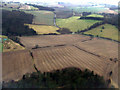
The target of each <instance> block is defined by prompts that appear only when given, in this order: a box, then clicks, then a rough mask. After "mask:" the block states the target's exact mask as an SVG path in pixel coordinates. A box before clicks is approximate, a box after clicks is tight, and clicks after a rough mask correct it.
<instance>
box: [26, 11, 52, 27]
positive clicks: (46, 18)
mask: <svg viewBox="0 0 120 90" xmlns="http://www.w3.org/2000/svg"><path fill="white" fill-rule="evenodd" d="M25 12H26V13H29V14H33V15H34V16H35V17H34V20H33V24H45V25H54V13H53V12H51V11H42V10H41V11H25Z"/></svg>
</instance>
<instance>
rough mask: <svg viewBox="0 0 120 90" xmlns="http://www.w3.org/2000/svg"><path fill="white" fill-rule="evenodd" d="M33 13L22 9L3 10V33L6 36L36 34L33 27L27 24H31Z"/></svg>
mask: <svg viewBox="0 0 120 90" xmlns="http://www.w3.org/2000/svg"><path fill="white" fill-rule="evenodd" d="M32 20H33V15H31V14H26V13H25V12H21V11H16V10H13V11H7V10H2V31H3V32H2V34H3V35H6V36H23V35H36V32H35V31H34V30H33V29H30V28H29V27H28V26H25V25H24V24H25V23H28V24H31V23H32Z"/></svg>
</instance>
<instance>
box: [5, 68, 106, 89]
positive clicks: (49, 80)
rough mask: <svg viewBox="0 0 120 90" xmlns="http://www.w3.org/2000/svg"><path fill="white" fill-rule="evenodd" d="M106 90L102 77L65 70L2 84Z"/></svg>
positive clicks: (8, 85)
mask: <svg viewBox="0 0 120 90" xmlns="http://www.w3.org/2000/svg"><path fill="white" fill-rule="evenodd" d="M6 87H7V88H9V87H15V88H44V89H45V88H54V89H55V88H62V89H63V88H71V89H77V88H107V87H108V86H107V84H106V83H105V81H104V79H103V77H101V76H98V75H97V74H94V72H93V71H92V72H91V71H89V70H87V69H86V70H84V71H81V70H80V69H78V68H72V67H71V68H65V69H62V70H56V71H53V72H44V73H41V72H34V73H32V74H26V75H24V76H23V79H22V80H19V81H17V82H15V81H12V82H9V83H3V88H6Z"/></svg>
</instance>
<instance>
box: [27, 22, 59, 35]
mask: <svg viewBox="0 0 120 90" xmlns="http://www.w3.org/2000/svg"><path fill="white" fill-rule="evenodd" d="M26 25H28V26H29V27H30V28H32V29H34V30H35V31H36V32H37V34H48V33H57V34H59V33H58V32H57V31H56V30H58V28H57V27H55V26H47V25H32V24H26Z"/></svg>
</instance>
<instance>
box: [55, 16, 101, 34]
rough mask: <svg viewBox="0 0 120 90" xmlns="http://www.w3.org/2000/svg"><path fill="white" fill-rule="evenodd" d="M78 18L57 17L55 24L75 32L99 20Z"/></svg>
mask: <svg viewBox="0 0 120 90" xmlns="http://www.w3.org/2000/svg"><path fill="white" fill-rule="evenodd" d="M79 18H80V17H79V16H73V17H70V18H67V19H57V20H56V24H57V26H59V27H61V28H68V29H70V30H71V31H72V32H76V31H78V30H79V31H81V30H84V29H87V28H88V27H90V26H91V25H93V24H95V23H97V22H101V21H98V20H83V19H79Z"/></svg>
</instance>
